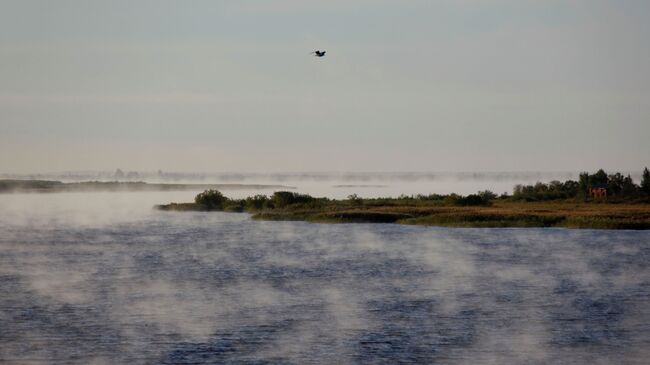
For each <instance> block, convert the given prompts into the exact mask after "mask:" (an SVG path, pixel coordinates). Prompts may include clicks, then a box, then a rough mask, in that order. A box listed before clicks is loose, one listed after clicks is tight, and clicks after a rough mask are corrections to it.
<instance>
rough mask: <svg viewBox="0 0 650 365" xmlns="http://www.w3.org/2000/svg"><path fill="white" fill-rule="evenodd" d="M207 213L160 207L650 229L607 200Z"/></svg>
mask: <svg viewBox="0 0 650 365" xmlns="http://www.w3.org/2000/svg"><path fill="white" fill-rule="evenodd" d="M240 207H241V206H235V207H234V208H233V206H230V207H225V208H223V207H222V208H216V209H208V208H206V207H205V206H203V205H200V204H197V203H171V204H166V205H158V206H156V208H157V209H161V210H165V211H208V210H220V211H232V212H241V211H245V212H248V213H251V215H252V218H253V219H259V220H275V221H307V222H318V223H397V224H412V225H423V226H444V227H565V228H590V229H650V204H647V203H617V204H613V203H606V202H597V203H596V202H589V203H585V202H575V201H552V202H517V201H510V200H499V199H497V200H494V201H492V202H490V204H489V205H480V206H453V205H444V204H441V203H438V202H421V201H417V200H408V199H376V200H370V201H363V202H360V201H354V200H326V199H322V200H318V201H316V202H311V203H307V204H305V203H298V204H289V205H286V206H283V207H274V208H268V207H267V208H264V207H261V208H259V209H256V208H244V207H241V208H240Z"/></svg>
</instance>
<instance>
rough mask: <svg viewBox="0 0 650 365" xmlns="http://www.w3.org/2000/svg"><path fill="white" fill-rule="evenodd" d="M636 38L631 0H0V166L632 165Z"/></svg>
mask: <svg viewBox="0 0 650 365" xmlns="http://www.w3.org/2000/svg"><path fill="white" fill-rule="evenodd" d="M649 36H650V3H649V2H647V1H599V0H595V1H594V0H582V1H571V2H566V1H543V2H541V1H521V0H499V1H489V2H488V1H478V0H476V1H474V0H457V1H452V0H447V1H424V0H422V1H419V0H414V1H409V2H404V1H382V0H380V1H368V0H363V1H355V2H349V1H342V0H333V1H328V2H326V3H323V2H320V1H305V0H300V1H298V0H280V1H274V2H272V3H271V2H267V1H246V2H242V1H218V2H216V1H193V2H191V3H188V2H181V1H138V2H131V1H111V2H105V1H86V0H84V1H56V2H51V1H31V0H20V1H12V0H4V1H2V2H0V60H1V62H0V173H18V174H20V173H34V172H56V171H84V170H92V171H114V170H115V169H116V168H118V167H120V168H122V169H124V170H125V171H126V170H135V171H152V170H157V169H162V170H164V171H233V172H238V171H241V172H256V171H261V172H286V171H581V170H590V171H593V170H595V169H597V168H600V167H603V168H605V169H608V170H619V171H640V170H642V168H643V166H646V165H650V160H649V156H650V143H649V142H648V137H649V136H650V121H649V120H648V116H649V115H650V67H649V66H648V65H650V43H649V42H648V41H647V40H648V38H649ZM314 49H326V50H327V57H324V58H322V59H319V58H315V57H312V56H310V55H309V52H311V51H313V50H314Z"/></svg>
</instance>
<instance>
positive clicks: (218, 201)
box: [194, 189, 228, 210]
mask: <svg viewBox="0 0 650 365" xmlns="http://www.w3.org/2000/svg"><path fill="white" fill-rule="evenodd" d="M227 201H228V198H226V197H225V196H223V194H221V192H220V191H218V190H212V189H210V190H206V191H204V192H202V193H200V194H198V195H197V196H196V197H195V198H194V202H195V203H196V204H198V205H200V206H202V207H204V208H205V209H208V210H219V209H223V207H224V205H225V204H226V202H227Z"/></svg>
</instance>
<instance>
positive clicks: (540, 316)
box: [0, 192, 650, 364]
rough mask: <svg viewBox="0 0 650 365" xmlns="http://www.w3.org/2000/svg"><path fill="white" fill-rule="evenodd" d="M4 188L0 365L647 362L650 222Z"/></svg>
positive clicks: (0, 234) (0, 229)
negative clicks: (402, 218) (190, 204)
mask: <svg viewBox="0 0 650 365" xmlns="http://www.w3.org/2000/svg"><path fill="white" fill-rule="evenodd" d="M193 194H194V193H193V192H182V193H62V194H13V195H2V196H0V324H1V325H0V363H3V364H4V363H7V364H217V363H235V364H249V363H254V364H261V363H265V364H346V363H370V364H396V363H442V364H522V363H526V364H547V363H554V364H613V363H618V364H647V361H648V358H649V357H650V269H649V265H648V263H649V262H650V232H647V231H605V230H603V231H595V230H568V229H453V228H435V227H411V226H399V225H392V224H376V225H371V224H338V225H331V224H311V223H304V222H260V221H253V220H251V219H250V218H249V216H248V215H247V214H238V213H202V212H191V213H175V212H160V211H156V210H153V209H151V207H152V206H153V205H154V204H157V203H164V202H169V201H188V200H191V198H192V196H193Z"/></svg>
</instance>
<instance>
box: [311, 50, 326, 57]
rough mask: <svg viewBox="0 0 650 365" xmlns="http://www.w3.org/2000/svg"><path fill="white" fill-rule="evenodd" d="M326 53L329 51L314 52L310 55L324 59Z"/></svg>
mask: <svg viewBox="0 0 650 365" xmlns="http://www.w3.org/2000/svg"><path fill="white" fill-rule="evenodd" d="M325 52H327V51H314V52H312V53H310V54H313V55H314V56H315V57H324V56H325Z"/></svg>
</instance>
